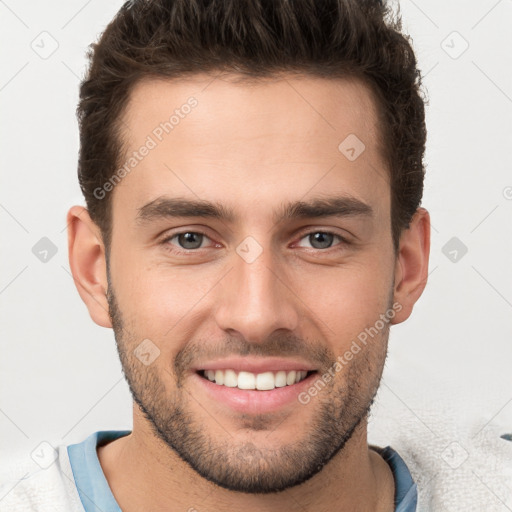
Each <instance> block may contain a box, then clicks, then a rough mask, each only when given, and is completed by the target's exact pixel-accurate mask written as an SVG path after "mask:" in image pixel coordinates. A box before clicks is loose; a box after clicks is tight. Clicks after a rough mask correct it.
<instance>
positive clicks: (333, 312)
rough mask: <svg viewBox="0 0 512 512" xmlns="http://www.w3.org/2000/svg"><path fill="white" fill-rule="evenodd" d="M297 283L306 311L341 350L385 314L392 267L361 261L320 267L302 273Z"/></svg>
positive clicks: (335, 346) (334, 345) (317, 326)
mask: <svg viewBox="0 0 512 512" xmlns="http://www.w3.org/2000/svg"><path fill="white" fill-rule="evenodd" d="M296 286H297V289H298V292H297V295H298V296H300V297H301V298H302V300H303V302H304V304H306V306H307V309H306V311H305V314H306V315H307V316H309V317H310V319H311V321H312V322H313V323H315V326H316V328H318V329H320V330H321V332H322V333H323V335H324V336H325V337H326V339H331V340H332V346H333V349H335V350H337V351H339V350H342V349H343V348H344V347H345V346H347V345H350V343H351V341H352V340H353V339H356V338H357V336H358V335H359V334H360V333H361V332H362V331H364V329H365V328H367V327H369V326H373V325H374V324H375V322H376V321H377V320H379V319H380V315H381V314H385V313H386V311H387V310H388V308H389V300H390V294H391V286H392V275H391V272H390V271H389V268H388V269H383V268H379V267H378V266H375V268H374V269H373V270H372V269H370V268H369V267H368V266H366V265H359V264H358V265H352V266H350V267H349V266H347V267H344V268H342V267H338V268H336V269H334V268H331V269H322V268H317V269H316V271H315V272H313V273H311V274H303V275H301V276H300V278H298V280H297V281H296ZM391 298H392V297H391ZM379 325H380V324H379Z"/></svg>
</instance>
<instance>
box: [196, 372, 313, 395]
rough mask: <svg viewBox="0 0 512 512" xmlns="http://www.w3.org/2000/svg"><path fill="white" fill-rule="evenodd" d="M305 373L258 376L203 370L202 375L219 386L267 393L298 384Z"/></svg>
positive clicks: (273, 373) (277, 373)
mask: <svg viewBox="0 0 512 512" xmlns="http://www.w3.org/2000/svg"><path fill="white" fill-rule="evenodd" d="M307 373H308V372H307V371H306V370H291V371H289V372H286V371H284V370H279V371H278V372H263V373H258V374H255V373H251V372H239V373H238V375H237V374H236V372H235V371H234V370H204V372H203V375H204V376H205V377H206V378H207V379H208V380H211V381H212V382H215V383H216V384H218V385H220V386H227V387H229V388H235V387H238V388H239V389H258V390H260V391H268V390H271V389H274V388H282V387H285V386H291V385H292V384H295V383H297V382H300V381H301V380H303V379H305V378H306V375H307Z"/></svg>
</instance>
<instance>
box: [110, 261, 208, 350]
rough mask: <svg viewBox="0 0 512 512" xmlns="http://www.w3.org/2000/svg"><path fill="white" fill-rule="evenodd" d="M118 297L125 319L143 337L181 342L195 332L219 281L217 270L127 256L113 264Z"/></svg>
mask: <svg viewBox="0 0 512 512" xmlns="http://www.w3.org/2000/svg"><path fill="white" fill-rule="evenodd" d="M113 265H115V269H116V275H115V276H113V282H114V283H115V291H116V296H117V299H118V302H119V305H120V309H121V311H122V313H123V316H124V317H125V318H127V319H128V318H129V319H130V320H131V321H130V324H129V325H131V326H132V328H133V329H135V330H136V331H137V335H138V336H139V337H140V336H142V337H148V338H150V339H151V336H153V337H154V338H155V340H160V341H162V340H164V339H167V338H173V339H175V340H176V339H177V335H178V333H179V334H180V337H183V333H184V332H188V331H189V330H190V328H191V325H190V324H191V322H192V323H193V322H194V318H195V316H196V315H197V312H198V311H200V310H201V309H204V307H205V304H206V302H207V301H206V300H205V298H206V297H208V295H209V292H211V290H212V289H213V288H214V286H215V283H216V282H217V281H218V275H217V271H216V270H215V271H214V270H213V268H207V267H206V266H205V267H203V268H199V267H196V268H191V267H181V268H180V267H172V266H171V265H168V264H166V263H151V262H149V263H148V261H147V260H145V259H144V258H143V257H142V256H140V257H139V258H137V257H136V256H135V255H134V254H132V255H124V256H121V257H119V258H117V260H116V261H115V263H113Z"/></svg>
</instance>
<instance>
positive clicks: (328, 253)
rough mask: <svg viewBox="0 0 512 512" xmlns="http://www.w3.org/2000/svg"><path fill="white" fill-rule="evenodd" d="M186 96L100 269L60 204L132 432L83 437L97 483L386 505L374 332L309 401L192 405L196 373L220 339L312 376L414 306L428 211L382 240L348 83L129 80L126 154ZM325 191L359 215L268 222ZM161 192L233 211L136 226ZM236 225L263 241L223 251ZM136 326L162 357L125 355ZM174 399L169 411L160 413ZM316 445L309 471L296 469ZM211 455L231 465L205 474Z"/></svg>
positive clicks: (287, 502) (143, 501)
mask: <svg viewBox="0 0 512 512" xmlns="http://www.w3.org/2000/svg"><path fill="white" fill-rule="evenodd" d="M190 96H194V97H195V98H196V99H197V101H198V104H197V106H196V107H195V108H194V109H193V110H192V111H191V113H190V114H189V115H187V116H186V117H185V118H184V119H181V120H180V122H179V124H178V125H177V126H175V127H174V129H173V131H172V132H171V133H170V134H168V135H166V136H165V137H164V138H163V140H162V141H161V142H160V143H159V144H158V145H157V146H156V147H155V148H154V149H152V150H151V151H150V152H149V154H148V155H147V156H146V157H145V158H144V159H143V160H142V161H141V162H140V163H138V165H137V167H136V169H134V170H133V171H132V172H130V173H129V174H127V175H126V177H124V178H123V179H122V181H121V182H120V183H119V184H118V185H117V186H116V187H115V188H114V190H113V192H112V197H111V199H112V201H113V203H112V211H113V220H112V221H113V231H112V243H111V250H110V258H109V262H108V263H109V265H108V267H109V268H108V277H107V258H106V254H105V246H104V244H103V240H102V237H101V232H100V230H99V228H98V227H97V226H96V224H95V223H94V222H93V221H92V220H91V219H90V217H89V215H88V212H87V210H85V209H84V208H82V207H80V206H74V207H72V208H71V209H70V211H69V213H68V222H69V258H70V265H71V270H72V273H73V276H74V279H75V283H76V285H77V288H78V291H79V293H80V296H81V297H82V299H83V300H84V302H85V303H86V305H87V307H88V310H89V313H90V315H91V317H92V319H93V320H94V321H95V322H96V323H97V324H98V325H101V326H104V327H108V328H111V327H113V328H114V331H115V334H116V342H117V344H118V349H119V352H120V357H121V362H122V364H123V368H124V371H125V374H126V376H127V380H128V382H129V384H130V388H131V390H132V393H134V398H137V399H136V400H134V408H133V432H132V433H131V434H130V435H128V436H126V437H123V438H121V439H119V440H117V441H114V442H111V443H109V444H108V445H106V446H103V447H100V448H99V449H98V457H99V460H100V463H101V466H102V468H103V471H104V473H105V476H106V478H107V480H108V483H109V485H110V487H111V489H112V492H113V494H114V496H115V498H116V500H117V501H118V503H119V505H120V506H121V508H122V509H123V510H124V511H132V510H133V511H135V510H137V511H141V510H190V509H192V510H193V509H195V510H198V511H201V510H210V511H212V510H225V509H226V508H227V507H229V509H230V510H237V511H238V510H240V511H241V510H244V511H246V512H249V511H256V510H262V509H264V510H268V511H273V510H276V511H277V510H283V508H284V509H286V510H303V511H310V510H315V511H318V510H353V511H363V510H375V511H386V512H388V511H392V510H394V506H393V494H394V482H393V476H392V473H391V471H390V468H389V466H388V465H387V463H386V462H385V461H384V460H383V459H382V458H381V457H380V455H378V454H377V453H376V452H375V451H374V450H371V449H369V447H368V442H367V410H368V407H369V406H370V405H371V402H372V400H373V397H374V396H375V393H376V390H377V388H378V384H379V381H380V377H381V374H382V370H383V366H384V362H385V357H386V350H387V341H388V334H389V333H388V328H387V327H388V326H386V328H384V329H382V330H380V331H379V333H378V335H376V336H374V337H373V338H371V341H370V342H369V343H368V344H367V345H366V346H365V347H362V350H361V351H360V352H359V353H358V354H356V355H354V357H353V359H352V360H351V361H349V362H348V363H347V365H346V366H345V367H344V368H343V370H342V371H339V372H336V373H335V377H334V378H333V379H332V380H331V382H330V383H329V385H328V386H326V387H325V389H323V390H322V391H320V392H318V394H317V395H316V396H314V397H311V400H310V402H309V403H308V404H307V405H303V404H301V403H300V402H299V401H298V400H297V401H295V400H294V401H293V402H292V403H290V404H286V405H285V406H283V407H282V408H280V409H279V410H278V411H274V412H272V413H266V412H264V411H263V412H260V413H251V414H242V413H240V412H237V411H233V410H231V409H230V408H229V407H227V406H226V405H224V404H222V403H216V402H215V401H212V400H211V399H208V398H207V396H206V395H205V393H204V389H203V387H202V385H199V384H198V381H197V378H194V375H195V373H194V371H193V368H194V365H195V364H200V363H201V362H204V361H208V360H211V359H214V355H215V354H219V353H222V354H224V355H227V354H229V355H241V354H249V355H250V356H251V357H255V358H260V359H261V358H265V357H266V356H270V355H279V356H281V357H284V358H286V357H287V355H291V357H296V358H297V357H298V358H301V359H302V360H304V361H307V362H311V364H313V365H315V368H317V369H318V371H319V374H321V373H322V372H323V371H325V370H327V369H328V368H329V367H332V363H333V362H334V360H335V359H336V357H337V356H340V355H343V354H344V353H345V352H346V351H347V350H348V349H349V347H350V345H351V343H352V341H353V340H355V339H357V336H358V334H360V333H361V332H363V331H364V329H365V328H368V327H369V326H373V325H375V322H376V321H377V320H378V319H379V318H380V316H379V315H381V314H383V313H385V312H386V311H387V310H389V309H390V308H391V307H392V304H398V305H399V308H397V309H395V315H394V317H393V319H392V320H391V321H390V322H389V323H390V324H396V323H400V322H403V321H404V320H406V319H407V318H408V317H409V316H410V314H411V312H412V308H413V306H414V304H415V302H416V301H417V300H418V298H419V297H420V295H421V293H422V291H423V289H424V287H425V284H426V279H427V271H428V254H429V247H430V238H429V237H430V221H429V215H428V212H427V211H426V210H425V209H423V208H419V209H418V210H417V212H416V213H415V215H414V217H413V219H412V221H411V224H410V226H409V228H408V229H406V230H404V231H403V232H402V234H401V238H400V244H399V248H398V251H397V252H395V250H394V247H393V243H392V236H391V218H390V204H391V202H390V186H389V178H388V174H387V171H386V169H385V165H384V162H383V159H382V155H381V153H380V151H379V146H378V125H377V122H376V110H375V104H374V102H373V99H372V96H371V94H370V92H369V90H368V89H367V88H366V87H364V86H363V85H362V84H360V83H358V82H355V81H350V80H341V79H338V80H326V79H319V78H312V77H306V76H293V77H292V76H281V77H279V78H275V79H272V80H270V79H266V80H263V81H260V82H258V83H251V84H249V83H245V82H236V81H234V80H232V77H229V76H226V77H223V78H221V77H217V78H216V79H214V80H213V81H212V77H209V76H200V75H197V76H194V77H192V78H189V79H187V80H180V81H172V82H171V81H163V80H161V81H143V82H141V83H139V84H138V85H137V86H136V88H135V89H134V90H133V92H132V95H131V100H130V103H129V105H128V107H127V109H126V111H125V115H124V119H123V120H124V124H123V126H124V127H125V129H124V134H123V136H124V140H125V143H126V146H125V147H126V149H127V152H128V153H130V152H131V151H134V150H137V148H139V147H140V146H141V145H142V144H143V143H144V141H145V140H146V138H147V136H148V135H149V134H151V133H152V131H153V130H154V129H155V127H156V126H158V125H159V123H160V122H162V121H163V120H164V119H167V118H168V117H169V115H170V114H171V113H172V111H173V110H174V109H175V108H179V106H180V105H183V104H184V103H185V102H186V101H187V98H189V97H190ZM305 100H306V101H305ZM349 134H356V135H357V136H358V138H359V139H360V140H362V141H363V142H364V144H365V150H364V152H363V153H362V154H361V155H360V156H359V157H358V158H357V159H356V160H354V161H350V160H348V159H347V158H346V157H345V156H344V155H343V154H342V153H341V152H340V151H339V150H338V145H339V144H340V143H341V142H342V141H343V140H344V139H345V137H347V135H349ZM334 195H336V196H345V197H351V198H354V199H356V200H358V201H360V202H362V203H364V204H366V205H368V206H369V207H370V208H371V210H372V214H371V215H362V214H360V215H350V216H329V217H321V218H299V219H297V218H294V219H283V220H281V221H280V222H276V220H275V218H274V212H275V211H279V209H280V207H281V206H282V204H283V203H284V202H289V201H290V202H293V201H299V200H300V201H309V200H312V199H314V198H326V197H331V196H334ZM163 196H166V197H174V198H182V199H183V198H185V199H192V200H197V199H198V198H199V199H201V200H208V201H215V202H217V203H220V204H222V205H224V206H225V207H229V208H230V209H232V210H233V212H234V215H235V218H234V219H232V220H227V219H212V218H207V217H193V218H188V217H187V218H185V217H180V218H158V219H152V220H148V221H147V222H139V221H137V214H138V212H139V209H140V208H141V207H143V206H144V205H146V204H148V203H151V202H152V201H155V200H156V199H158V198H162V197H163ZM198 231H199V232H204V233H205V234H206V238H204V239H203V244H202V247H201V248H200V249H194V250H189V251H188V252H187V251H186V249H184V248H183V247H181V246H180V244H179V239H178V237H174V238H171V239H169V238H170V237H171V236H173V235H176V234H177V233H184V232H198ZM319 231H320V232H322V233H333V234H335V235H339V236H341V237H344V240H345V241H343V240H342V239H339V238H337V237H336V236H335V237H333V238H332V245H331V246H330V247H328V248H318V246H316V247H315V246H313V243H314V240H313V242H312V240H311V237H309V236H308V235H309V234H312V233H317V232H319ZM248 236H251V237H253V238H254V239H255V240H256V241H257V242H258V244H259V246H260V247H261V249H262V252H261V254H260V255H259V256H258V257H257V258H256V259H255V260H254V261H252V262H251V263H248V262H247V261H245V260H244V259H243V258H242V257H240V255H239V254H238V253H237V251H236V249H237V247H238V246H239V244H240V243H241V242H242V241H243V240H244V239H245V238H246V237H248ZM180 250H181V251H185V254H183V253H182V254H180V253H179V252H178V251H180ZM194 251H195V252H194ZM398 309H399V310H398ZM109 310H110V314H109ZM144 339H149V340H151V342H152V343H153V344H154V346H156V347H158V350H159V351H160V354H159V356H158V357H157V358H156V359H155V360H154V362H152V363H151V364H150V365H148V366H146V365H143V364H141V362H140V361H139V360H137V359H136V358H135V357H134V355H133V351H134V350H135V349H136V348H137V346H138V345H139V344H140V343H141V341H142V340H144ZM196 377H197V376H196ZM137 401H138V402H139V403H137ZM141 404H142V405H143V406H144V407H145V412H146V413H144V412H143V410H142V409H141V407H140V405H141ZM333 404H334V408H333ZM177 408H179V409H180V411H181V413H182V415H181V423H180V419H176V418H175V417H174V420H171V415H172V413H173V412H175V411H176V409H177ZM333 411H334V412H335V413H336V415H339V416H336V417H333ZM148 412H149V415H148ZM327 413H328V414H327ZM148 416H149V417H148ZM185 419H186V420H187V422H188V423H187V422H186V421H185ZM173 421H174V423H173ZM155 423H156V424H157V425H158V427H160V428H161V429H163V430H164V432H163V433H162V432H160V433H157V431H156V429H155V428H154V427H155ZM166 428H167V429H168V430H167V431H165V429H166ZM187 428H188V430H186V429H187ZM177 431H179V432H186V434H187V435H185V436H182V437H185V439H183V438H181V439H177V438H176V437H178V438H179V436H178V435H177V434H176V432H177ZM166 433H167V434H168V437H166V436H165V434H166ZM173 436H174V437H173ZM187 436H189V440H190V439H192V440H193V442H189V443H188V445H187ZM313 439H315V440H316V442H317V443H318V445H314V444H313ZM202 442H204V443H206V446H208V450H203V451H202V452H201V448H200V444H201V443H202ZM173 443H175V444H176V445H179V446H178V448H179V449H180V450H181V451H182V453H181V455H182V456H183V452H184V451H187V450H188V452H187V453H188V454H189V455H190V456H191V458H192V459H194V457H196V459H195V461H194V460H192V463H191V464H189V463H187V462H185V461H184V460H183V459H182V457H180V454H179V450H178V451H176V450H175V449H173V447H172V444H173ZM254 447H256V449H254ZM329 447H330V448H329ZM322 450H323V451H322ZM328 450H329V451H328ZM208 454H210V457H209V455H208ZM212 454H213V456H212ZM285 454H287V455H288V456H290V457H291V460H294V461H295V463H293V464H288V463H287V462H286V460H285V458H284V455H285ZM320 455H323V459H322V465H321V468H320V469H315V470H314V471H310V472H309V474H307V475H305V474H304V472H303V474H300V468H301V467H303V466H304V467H305V468H307V467H308V463H311V465H312V464H313V462H311V461H313V460H314V457H315V456H320ZM242 456H243V457H244V458H243V463H240V457H242ZM294 457H295V458H294ZM221 460H222V462H221V463H220V462H219V461H221ZM298 461H300V463H298V464H297V462H298ZM194 462H195V463H196V466H201V465H202V467H199V468H198V467H194ZM316 462H318V461H315V463H316ZM226 467H227V468H231V469H233V475H234V476H232V477H231V480H230V481H229V482H228V481H227V480H225V481H217V483H214V482H215V478H217V479H218V480H222V475H221V473H222V472H221V471H220V469H219V468H221V469H222V468H226ZM198 469H199V472H198ZM309 469H311V468H309ZM201 473H202V474H201ZM224 476H225V475H224ZM251 476H255V477H256V478H260V479H261V480H260V483H261V485H263V484H264V482H265V481H266V480H265V478H266V477H267V476H268V482H270V481H276V479H277V481H278V482H280V483H281V489H280V492H268V489H267V490H264V489H261V490H260V491H261V492H259V493H256V492H236V491H234V490H233V489H234V487H233V486H235V485H237V484H239V485H243V484H244V482H245V484H247V482H249V481H250V480H251ZM244 478H245V480H244ZM294 478H295V484H292V482H293V481H294V480H293V479H294ZM237 479H238V480H237ZM212 480H213V481H212ZM217 484H220V485H217ZM223 484H226V485H223ZM230 486H231V489H230V488H229V487H230Z"/></svg>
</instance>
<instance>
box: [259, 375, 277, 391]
mask: <svg viewBox="0 0 512 512" xmlns="http://www.w3.org/2000/svg"><path fill="white" fill-rule="evenodd" d="M274 380H275V379H274V374H273V373H272V372H265V373H258V375H256V389H259V390H260V391H265V390H268V389H274V388H275V385H274Z"/></svg>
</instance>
